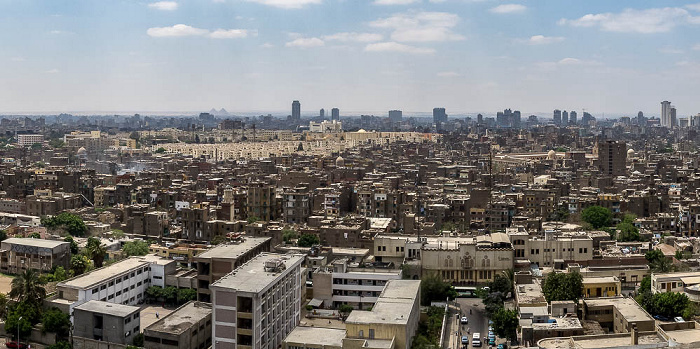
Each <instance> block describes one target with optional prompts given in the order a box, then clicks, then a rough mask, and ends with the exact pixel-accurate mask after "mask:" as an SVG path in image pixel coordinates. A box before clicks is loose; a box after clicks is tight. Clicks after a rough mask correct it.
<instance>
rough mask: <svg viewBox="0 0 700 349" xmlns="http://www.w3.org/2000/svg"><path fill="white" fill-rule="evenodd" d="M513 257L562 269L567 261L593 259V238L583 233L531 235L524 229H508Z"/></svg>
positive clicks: (542, 265)
mask: <svg viewBox="0 0 700 349" xmlns="http://www.w3.org/2000/svg"><path fill="white" fill-rule="evenodd" d="M508 236H509V238H510V241H511V242H512V244H513V248H514V249H515V259H516V260H523V261H529V263H531V264H537V265H539V266H540V267H555V268H558V269H564V268H565V267H566V265H567V264H568V263H587V262H588V261H590V260H592V259H593V239H592V238H591V237H590V236H588V235H587V234H585V233H547V234H545V236H544V238H542V237H531V236H529V235H528V233H527V232H524V231H515V230H513V231H509V233H508Z"/></svg>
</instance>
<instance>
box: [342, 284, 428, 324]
mask: <svg viewBox="0 0 700 349" xmlns="http://www.w3.org/2000/svg"><path fill="white" fill-rule="evenodd" d="M419 290H420V281H418V280H389V281H388V282H387V284H386V286H384V290H383V291H382V293H381V294H380V295H379V298H377V301H376V302H375V304H374V306H373V307H372V310H370V311H363V310H355V311H353V312H351V313H350V315H349V316H348V318H347V320H346V321H345V322H346V323H354V324H367V323H370V324H373V323H382V324H406V323H408V318H409V317H410V316H411V311H412V310H413V306H414V305H415V303H416V302H418V300H417V299H416V298H417V297H418V292H419Z"/></svg>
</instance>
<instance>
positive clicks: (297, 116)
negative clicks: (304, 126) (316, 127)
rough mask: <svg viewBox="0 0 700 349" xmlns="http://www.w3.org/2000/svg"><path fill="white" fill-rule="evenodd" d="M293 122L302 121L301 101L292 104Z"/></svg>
mask: <svg viewBox="0 0 700 349" xmlns="http://www.w3.org/2000/svg"><path fill="white" fill-rule="evenodd" d="M292 120H294V121H299V120H301V103H299V101H293V102H292Z"/></svg>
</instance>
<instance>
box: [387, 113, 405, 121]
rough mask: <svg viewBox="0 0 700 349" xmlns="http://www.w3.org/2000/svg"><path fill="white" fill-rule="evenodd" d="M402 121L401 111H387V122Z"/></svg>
mask: <svg viewBox="0 0 700 349" xmlns="http://www.w3.org/2000/svg"><path fill="white" fill-rule="evenodd" d="M402 120H403V112H402V111H401V110H389V121H391V122H401V121H402Z"/></svg>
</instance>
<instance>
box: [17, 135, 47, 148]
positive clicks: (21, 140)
mask: <svg viewBox="0 0 700 349" xmlns="http://www.w3.org/2000/svg"><path fill="white" fill-rule="evenodd" d="M35 143H39V144H41V143H44V135H37V134H18V135H17V145H18V146H20V147H31V146H32V145H33V144H35Z"/></svg>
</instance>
